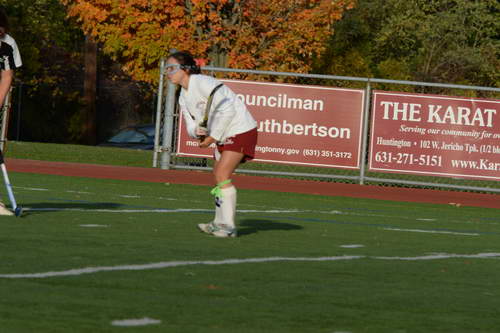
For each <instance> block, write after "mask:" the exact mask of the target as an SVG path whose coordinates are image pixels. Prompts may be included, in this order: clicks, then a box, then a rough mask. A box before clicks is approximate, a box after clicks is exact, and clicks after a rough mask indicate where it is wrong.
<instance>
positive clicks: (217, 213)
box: [214, 197, 224, 224]
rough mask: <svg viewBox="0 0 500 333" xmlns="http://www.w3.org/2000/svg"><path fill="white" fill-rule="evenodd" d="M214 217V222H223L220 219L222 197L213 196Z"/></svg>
mask: <svg viewBox="0 0 500 333" xmlns="http://www.w3.org/2000/svg"><path fill="white" fill-rule="evenodd" d="M214 203H215V218H214V223H215V224H224V220H223V219H222V208H221V204H222V198H219V197H215V202H214Z"/></svg>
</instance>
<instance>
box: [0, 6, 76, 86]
mask: <svg viewBox="0 0 500 333" xmlns="http://www.w3.org/2000/svg"><path fill="white" fill-rule="evenodd" d="M0 5H1V6H2V7H3V8H5V11H6V13H7V15H8V17H9V22H10V26H11V32H10V33H11V35H12V36H13V37H14V38H15V39H16V41H17V44H18V46H19V49H20V51H21V56H22V58H23V67H22V70H20V71H19V73H18V74H17V77H18V78H19V79H21V80H22V81H23V82H24V83H26V84H30V85H35V86H36V85H37V84H42V83H43V84H50V85H52V86H53V87H54V91H53V93H54V94H55V95H56V94H61V93H63V90H61V89H62V88H68V87H67V84H68V83H69V82H67V80H68V79H69V78H72V79H75V78H74V77H72V76H74V75H75V73H78V69H79V68H80V67H81V59H82V54H81V46H82V43H83V33H82V32H81V30H80V29H78V28H77V27H76V26H75V25H74V24H72V22H71V21H68V20H67V19H66V10H65V8H64V6H62V5H61V4H60V2H59V1H58V0H36V1H19V0H0ZM70 73H71V74H70ZM71 83H73V84H74V82H71ZM56 86H59V87H60V89H59V90H56V89H55V87H56ZM71 88H73V89H74V87H71Z"/></svg>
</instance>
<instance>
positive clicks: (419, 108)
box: [369, 91, 500, 180]
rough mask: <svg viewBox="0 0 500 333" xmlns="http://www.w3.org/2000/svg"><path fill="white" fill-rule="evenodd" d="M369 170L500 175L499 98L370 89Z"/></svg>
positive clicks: (491, 177)
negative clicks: (372, 91) (371, 90)
mask: <svg viewBox="0 0 500 333" xmlns="http://www.w3.org/2000/svg"><path fill="white" fill-rule="evenodd" d="M371 128H372V130H371V144H370V158H369V161H370V162H369V163H370V166H369V169H370V170H371V171H378V172H398V173H409V174H421V175H436V176H444V177H458V178H470V179H484V180H500V100H492V99H478V98H465V97H452V96H436V95H423V94H409V93H397V92H384V91H375V92H374V94H373V106H372V126H371Z"/></svg>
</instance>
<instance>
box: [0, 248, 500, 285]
mask: <svg viewBox="0 0 500 333" xmlns="http://www.w3.org/2000/svg"><path fill="white" fill-rule="evenodd" d="M497 257H500V253H478V254H447V253H442V254H439V253H438V254H432V255H427V256H419V257H370V256H337V257H316V258H306V257H298V258H290V257H268V258H248V259H225V260H205V261H164V262H157V263H150V264H142V265H119V266H101V267H85V268H75V269H70V270H66V271H59V272H43V273H27V274H0V278H5V279H42V278H51V277H60V276H77V275H83V274H93V273H98V272H110V271H143V270H149V269H162V268H172V267H179V266H190V265H191V266H192V265H235V264H248V263H267V262H280V261H305V262H326V261H341V260H356V259H365V258H366V259H375V260H399V261H401V260H403V261H416V260H436V259H451V258H453V259H455V258H470V259H472V258H474V259H485V258H497Z"/></svg>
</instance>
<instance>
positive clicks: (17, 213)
mask: <svg viewBox="0 0 500 333" xmlns="http://www.w3.org/2000/svg"><path fill="white" fill-rule="evenodd" d="M0 168H2V174H3V180H4V182H5V187H6V188H7V194H8V196H9V200H10V203H11V204H12V210H13V211H14V215H15V216H16V217H19V216H21V214H22V213H23V208H22V207H21V206H18V205H17V203H16V198H15V197H14V192H13V191H12V184H11V183H10V180H9V175H8V174H7V168H6V167H5V162H4V159H3V154H2V151H1V150H0Z"/></svg>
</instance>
